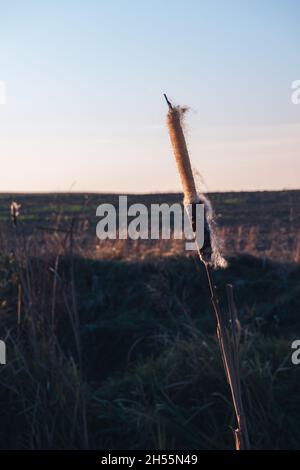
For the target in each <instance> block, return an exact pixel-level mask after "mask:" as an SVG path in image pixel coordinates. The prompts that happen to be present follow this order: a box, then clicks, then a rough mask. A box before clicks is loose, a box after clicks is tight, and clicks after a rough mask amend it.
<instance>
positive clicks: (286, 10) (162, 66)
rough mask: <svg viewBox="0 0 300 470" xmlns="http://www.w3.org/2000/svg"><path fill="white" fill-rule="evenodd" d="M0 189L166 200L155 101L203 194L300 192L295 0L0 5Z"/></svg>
mask: <svg viewBox="0 0 300 470" xmlns="http://www.w3.org/2000/svg"><path fill="white" fill-rule="evenodd" d="M0 6H1V10H0V11H1V15H0V80H5V82H6V86H7V103H6V105H1V106H0V153H1V159H2V162H1V174H2V178H1V187H0V191H9V190H10V191H40V190H45V191H51V190H53V191H56V190H61V191H68V190H69V189H70V188H71V187H72V190H73V191H99V192H101V191H116V192H149V191H170V190H171V191H176V190H179V189H180V182H179V178H178V175H177V172H176V167H175V163H174V161H173V158H172V153H171V149H170V145H169V140H168V135H167V131H166V128H165V113H166V105H165V102H164V101H163V97H162V93H164V92H166V93H167V94H168V96H169V97H170V98H171V99H173V100H174V101H175V102H177V103H180V104H186V105H189V106H190V107H191V108H192V109H191V112H190V114H189V116H188V118H187V131H188V142H189V148H190V153H191V158H192V162H193V165H194V167H195V168H197V170H198V171H199V172H200V173H201V174H202V175H203V178H204V181H205V183H206V187H207V189H208V190H211V191H212V190H217V191H218V190H241V189H245V190H248V189H251V190H252V189H282V188H297V187H299V173H300V158H299V153H300V132H299V131H300V105H293V104H292V103H291V83H292V81H294V80H296V79H300V55H299V46H300V3H299V1H298V0H289V1H287V0H264V1H262V0H260V1H258V0H254V1H251V2H250V1H246V0H236V1H234V0H231V1H230V0H223V1H221V0H219V1H216V0H210V1H206V2H204V1H196V0H185V1H178V0H173V1H169V0H165V1H162V0H161V1H136V0H133V1H129V0H127V1H125V0H123V1H122V0H118V1H115V0H112V1H110V2H108V1H102V0H98V1H96V0H94V1H92V0H85V1H82V0H81V1H75V0H72V1H71V0H70V1H69V0H61V1H50V0H49V1H47V0H44V1H42V2H41V1H33V0H26V1H21V0H19V1H15V0H10V1H9V2H4V1H1V0H0Z"/></svg>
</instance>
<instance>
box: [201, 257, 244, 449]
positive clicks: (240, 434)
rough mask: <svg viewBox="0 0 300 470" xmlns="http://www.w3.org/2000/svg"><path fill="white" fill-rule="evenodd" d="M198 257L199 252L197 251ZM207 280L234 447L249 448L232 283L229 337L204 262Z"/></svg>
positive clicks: (230, 288) (209, 268)
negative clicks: (233, 418) (234, 424)
mask: <svg viewBox="0 0 300 470" xmlns="http://www.w3.org/2000/svg"><path fill="white" fill-rule="evenodd" d="M199 256H200V259H201V254H200V253H199ZM204 266H205V270H206V275H207V280H208V284H209V289H210V294H211V303H212V306H213V309H214V312H215V315H216V319H217V337H218V342H219V346H220V350H221V355H222V360H223V364H224V369H225V372H226V377H227V381H228V384H229V386H230V391H231V395H232V401H233V406H234V411H235V415H236V419H237V424H238V427H237V429H235V430H234V436H235V448H236V450H249V449H250V443H249V436H248V429H247V424H246V417H245V412H244V407H243V402H242V394H241V384H240V371H239V360H238V338H237V333H236V324H237V315H236V309H235V305H234V300H233V288H232V285H227V286H226V288H227V295H228V301H229V302H228V304H229V311H230V319H231V322H230V325H231V333H232V337H230V331H229V330H228V327H227V326H226V323H225V321H224V318H223V316H222V312H221V310H220V306H219V300H218V295H217V290H216V286H215V284H214V279H213V273H212V269H211V267H210V265H209V264H208V263H205V262H204Z"/></svg>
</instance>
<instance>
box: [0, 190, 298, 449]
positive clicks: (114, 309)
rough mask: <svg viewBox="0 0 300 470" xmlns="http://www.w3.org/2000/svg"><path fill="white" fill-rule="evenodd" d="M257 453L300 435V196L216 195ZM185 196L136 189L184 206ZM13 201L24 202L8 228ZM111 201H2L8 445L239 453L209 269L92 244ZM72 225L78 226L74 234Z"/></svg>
mask: <svg viewBox="0 0 300 470" xmlns="http://www.w3.org/2000/svg"><path fill="white" fill-rule="evenodd" d="M210 198H211V200H212V203H213V205H214V207H215V211H216V216H217V223H218V235H219V237H220V238H221V239H222V242H223V247H224V252H225V255H226V256H227V258H228V261H229V266H228V268H226V269H223V270H217V271H216V281H217V286H218V289H219V292H220V296H221V299H222V301H223V302H224V305H225V293H224V289H225V284H226V283H227V282H231V283H232V284H233V285H234V292H235V300H236V305H237V308H238V313H239V319H240V322H241V326H242V332H241V374H242V380H243V387H244V388H243V393H244V401H245V409H246V414H247V417H248V425H249V434H250V440H251V445H252V448H254V449H267V448H268V449H269V448H272V449H287V448H289V449H296V448H298V447H299V441H300V419H299V417H300V398H299V394H298V389H299V381H300V366H295V365H292V363H291V359H290V356H291V342H292V340H294V339H298V338H299V336H300V317H299V312H300V265H299V261H300V231H299V229H300V191H282V192H257V193H224V194H222V193H215V194H211V195H210ZM181 199H182V196H181V195H179V194H168V195H164V194H161V195H158V194H154V195H139V196H130V197H129V204H130V203H131V202H143V203H146V204H149V205H150V203H151V202H158V203H159V202H168V203H170V202H173V201H174V202H179V201H180V200H181ZM12 200H15V201H17V202H18V203H20V204H22V207H21V212H20V217H19V219H18V224H17V227H13V226H12V223H11V221H10V212H9V207H10V203H11V201H12ZM102 202H110V203H113V204H116V203H117V196H116V195H108V194H107V195H101V194H100V195H97V194H69V195H64V194H49V195H46V194H45V195H42V194H39V195H27V194H7V195H6V194H5V195H4V194H3V195H1V196H0V222H1V232H0V233H1V238H0V246H1V258H0V338H1V339H5V340H6V344H7V364H6V365H5V366H1V368H0V413H1V423H0V437H1V439H0V443H1V444H0V445H1V448H2V449H15V448H18V449H19V448H22V449H23V448H26V449H54V448H64V449H66V448H70V449H81V448H98V449H107V448H109V449H150V448H151V449H232V448H233V436H232V431H231V429H230V424H231V426H234V425H235V424H234V417H233V412H232V406H231V402H230V395H229V390H228V386H227V384H226V381H225V377H224V370H223V366H222V361H221V358H220V353H219V349H218V346H217V343H216V339H215V323H214V316H213V313H212V311H211V307H210V303H209V294H208V288H207V284H206V281H205V273H204V272H203V267H202V266H201V264H200V263H199V262H198V261H197V258H196V257H195V256H194V255H193V254H192V253H187V252H185V251H184V249H183V242H182V241H180V240H171V241H168V240H162V241H158V242H148V241H144V240H142V241H134V242H130V241H126V240H125V241H123V240H122V241H118V240H116V241H102V242H100V241H99V240H97V238H96V235H95V228H96V223H97V218H96V216H95V213H96V207H97V206H98V205H99V204H100V203H102ZM71 227H72V230H71Z"/></svg>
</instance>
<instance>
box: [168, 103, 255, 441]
mask: <svg viewBox="0 0 300 470" xmlns="http://www.w3.org/2000/svg"><path fill="white" fill-rule="evenodd" d="M164 97H165V99H166V101H167V104H168V106H169V112H168V115H167V124H168V129H169V134H170V139H171V143H172V147H173V151H174V155H175V159H176V163H177V167H178V171H179V174H180V177H181V182H182V186H183V192H184V198H185V202H188V203H197V201H198V195H197V191H196V186H195V181H194V177H193V173H192V169H191V164H190V159H189V154H188V150H187V146H186V142H185V137H184V134H183V130H182V127H181V116H182V112H181V109H180V108H179V107H177V108H174V107H173V106H172V104H171V103H170V101H169V100H168V98H167V96H166V95H164ZM194 222H195V221H193V220H191V224H192V227H193V230H194ZM196 242H197V241H196ZM203 249H204V247H202V248H198V254H199V258H200V261H201V262H202V263H203V264H204V266H205V270H206V275H207V280H208V285H209V289H210V294H211V303H212V306H213V309H214V312H215V315H216V320H217V337H218V342H219V346H220V350H221V356H222V360H223V364H224V369H225V373H226V377H227V381H228V384H229V386H230V391H231V396H232V401H233V406H234V411H235V415H236V419H237V424H238V427H237V429H236V430H234V435H235V448H236V450H242V449H249V448H250V444H249V438H248V431H247V425H246V419H245V413H244V409H243V403H242V397H241V387H240V373H239V361H238V336H237V331H236V325H237V314H236V309H235V305H234V300H233V292H232V286H230V285H229V286H227V295H228V306H229V311H230V319H231V322H230V324H228V325H227V324H226V322H225V319H224V317H223V315H222V312H221V309H220V306H219V299H218V295H217V290H216V287H215V284H214V280H213V274H212V269H211V266H210V264H209V262H208V260H207V258H206V257H205V256H204V251H203Z"/></svg>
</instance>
